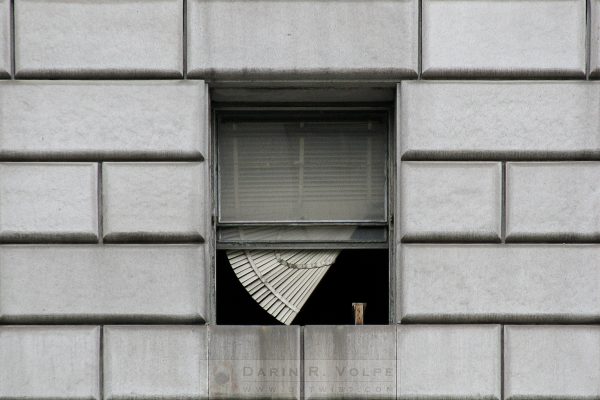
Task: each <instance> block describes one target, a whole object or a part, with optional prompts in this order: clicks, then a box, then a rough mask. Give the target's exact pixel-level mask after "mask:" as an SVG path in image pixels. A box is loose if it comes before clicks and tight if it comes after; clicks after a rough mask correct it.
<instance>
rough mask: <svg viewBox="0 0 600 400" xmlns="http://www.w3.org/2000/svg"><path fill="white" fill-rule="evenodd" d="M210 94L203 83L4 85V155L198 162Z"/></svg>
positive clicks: (0, 142) (0, 113) (0, 94)
mask: <svg viewBox="0 0 600 400" xmlns="http://www.w3.org/2000/svg"><path fill="white" fill-rule="evenodd" d="M205 94H206V92H205V86H204V83H203V82H183V81H152V82H149V81H135V82H124V81H123V82H119V81H104V82H99V81H90V82H86V81H56V82H37V81H33V82H10V81H6V82H0V157H1V158H3V159H5V160H6V159H11V160H13V159H16V160H23V159H30V160H35V161H38V160H52V159H55V160H56V159H60V160H65V159H68V160H123V159H126V160H139V159H143V160H170V161H176V160H182V159H184V160H190V159H196V160H197V159H201V158H202V155H204V154H206V146H207V136H208V132H207V131H206V118H205V117H206V113H205V112H204V108H205V104H206V99H205Z"/></svg>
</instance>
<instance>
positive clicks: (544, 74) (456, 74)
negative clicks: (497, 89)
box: [421, 66, 586, 80]
mask: <svg viewBox="0 0 600 400" xmlns="http://www.w3.org/2000/svg"><path fill="white" fill-rule="evenodd" d="M421 76H422V78H423V79H431V80H436V79H439V80H444V79H473V80H490V79H505V80H515V79H539V80H546V79H585V76H586V72H585V66H583V68H582V69H570V68H565V69H563V68H543V69H542V68H498V69H495V68H457V67H447V68H440V67H432V68H427V69H424V70H423V72H422V74H421Z"/></svg>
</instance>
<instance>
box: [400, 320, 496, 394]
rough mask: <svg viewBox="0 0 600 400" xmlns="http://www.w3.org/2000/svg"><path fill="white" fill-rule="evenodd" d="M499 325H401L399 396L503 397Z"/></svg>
mask: <svg viewBox="0 0 600 400" xmlns="http://www.w3.org/2000/svg"><path fill="white" fill-rule="evenodd" d="M500 332H501V327H500V326H499V325H412V326H410V325H399V326H398V399H402V400H414V399H498V400H499V399H501V394H500V393H501V385H502V383H501V382H502V380H501V374H502V372H501V371H502V370H501V357H502V350H501V342H500V340H501V339H500Z"/></svg>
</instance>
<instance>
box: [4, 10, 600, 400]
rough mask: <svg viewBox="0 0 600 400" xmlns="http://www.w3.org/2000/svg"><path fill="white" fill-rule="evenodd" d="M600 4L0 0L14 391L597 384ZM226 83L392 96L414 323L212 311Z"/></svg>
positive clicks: (406, 307)
mask: <svg viewBox="0 0 600 400" xmlns="http://www.w3.org/2000/svg"><path fill="white" fill-rule="evenodd" d="M598 10H599V8H598V1H597V0H592V1H588V2H586V1H584V0H553V1H548V0H530V1H512V2H510V1H504V0H465V1H462V0H420V1H419V0H335V1H333V0H324V1H311V0H233V1H231V0H152V1H135V0H124V1H114V0H89V1H85V2H78V1H71V0H0V399H26V398H27V399H32V398H36V399H44V398H46V399H49V398H52V399H58V398H60V399H83V398H85V399H135V398H137V399H174V398H183V399H203V398H221V399H225V398H226V399H242V398H244V399H250V398H252V399H261V398H263V399H264V398H281V399H283V398H285V399H301V398H306V399H309V398H310V399H325V398H337V399H339V398H352V399H356V398H373V399H375V398H377V399H382V398H385V399H393V398H399V399H406V400H409V399H423V398H432V399H441V398H454V399H458V398H460V399H498V400H501V399H515V400H516V399H527V398H535V399H556V398H567V399H592V398H598V397H600V326H599V324H600V86H599V85H598V83H597V82H594V79H596V78H598V77H599V76H600V57H599V54H600V52H599V49H600V17H599V15H598V13H599V11H598ZM448 79H453V80H452V81H449V80H448ZM508 79H510V80H508ZM284 88H285V89H284ZM211 96H212V100H213V101H218V102H220V103H239V102H250V103H258V102H270V103H282V102H295V103H302V104H305V105H314V104H315V103H320V102H335V103H349V102H352V103H375V102H378V103H380V102H387V103H388V104H395V110H394V111H395V122H396V123H395V130H394V132H393V133H394V135H395V137H394V142H395V144H396V146H397V147H396V149H395V155H396V159H395V160H392V161H393V162H392V164H393V167H392V168H391V169H390V176H394V177H395V181H394V188H395V193H394V194H395V196H394V201H395V203H394V204H393V209H394V216H395V218H394V226H393V228H394V233H395V242H394V243H392V244H391V253H392V256H393V259H394V264H393V271H392V272H393V275H394V276H395V278H396V279H395V288H394V302H393V305H394V311H395V315H396V318H395V321H394V322H396V323H397V324H391V325H388V326H366V327H348V326H346V327H335V326H307V327H298V326H292V327H224V326H215V325H214V321H213V320H212V318H213V312H212V310H211V307H212V306H211V292H212V288H211V286H212V282H211V279H210V270H211V268H213V267H214V225H213V223H212V214H213V210H212V204H213V201H214V195H213V194H212V193H211V184H210V183H211V181H212V178H213V176H212V165H211V162H212V159H211V151H210V149H211V140H210V138H211V124H212V122H213V121H212V116H211V98H210V97H211Z"/></svg>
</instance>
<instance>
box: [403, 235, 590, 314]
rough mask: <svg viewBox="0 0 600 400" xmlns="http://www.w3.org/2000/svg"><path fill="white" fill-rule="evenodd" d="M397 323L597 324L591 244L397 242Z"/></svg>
mask: <svg viewBox="0 0 600 400" xmlns="http://www.w3.org/2000/svg"><path fill="white" fill-rule="evenodd" d="M398 250H399V251H400V253H399V254H398V266H399V268H400V271H399V273H401V278H400V279H399V281H400V282H399V287H398V295H399V297H400V298H399V301H398V304H399V308H400V315H399V316H400V317H401V318H402V320H403V321H405V322H409V321H410V322H513V321H514V322H536V323H553V322H561V323H562V322H594V323H596V322H600V246H598V245H548V244H539V245H475V244H474V245H464V244H463V245H459V244H456V245H433V244H431V245H418V244H414V245H403V246H401V247H400V248H399V249H398Z"/></svg>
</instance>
